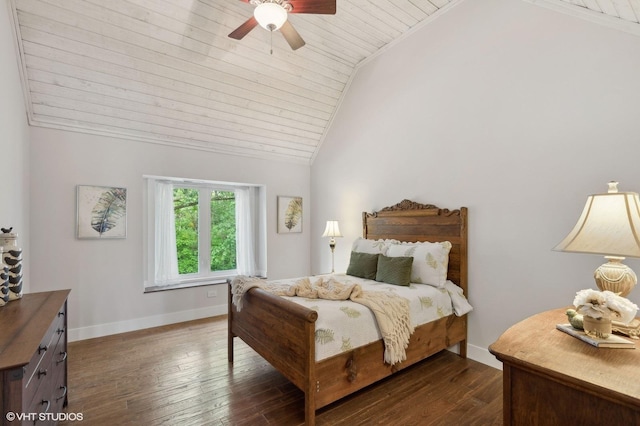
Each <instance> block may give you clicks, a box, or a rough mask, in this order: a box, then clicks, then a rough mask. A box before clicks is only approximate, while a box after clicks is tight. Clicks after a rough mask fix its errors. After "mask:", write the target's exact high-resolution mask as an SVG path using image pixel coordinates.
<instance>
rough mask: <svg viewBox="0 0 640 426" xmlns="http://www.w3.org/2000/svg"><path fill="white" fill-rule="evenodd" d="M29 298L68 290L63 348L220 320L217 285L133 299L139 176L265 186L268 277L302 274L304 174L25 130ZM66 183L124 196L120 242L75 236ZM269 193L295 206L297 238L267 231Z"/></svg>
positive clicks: (138, 266) (139, 247) (305, 257)
mask: <svg viewBox="0 0 640 426" xmlns="http://www.w3.org/2000/svg"><path fill="white" fill-rule="evenodd" d="M31 134H32V141H31V146H32V151H31V157H30V161H31V178H32V181H33V182H34V184H33V186H32V188H31V194H30V199H31V208H32V210H31V211H32V215H31V237H32V244H31V247H32V250H31V264H32V280H31V289H32V291H45V290H54V289H62V288H70V289H71V290H72V291H71V296H70V299H69V300H70V305H69V327H70V334H69V337H70V338H71V339H72V340H75V339H82V338H88V337H94V336H99V335H104V334H111V333H115V332H121V331H129V330H133V329H137V328H144V327H147V326H155V325H160V324H166V323H170V322H177V321H183V320H188V319H192V318H199V317H204V316H208V315H216V314H217V315H220V314H223V313H226V311H227V306H226V300H227V298H226V291H227V289H226V285H218V286H216V289H217V297H216V298H207V297H206V295H207V291H209V290H211V287H199V288H192V289H181V290H171V291H163V292H157V293H151V294H143V267H144V265H143V264H142V255H143V236H142V232H143V223H142V209H143V179H142V176H143V175H162V176H176V177H187V178H195V179H209V180H222V181H233V182H247V183H256V184H265V185H266V188H267V203H268V205H267V215H268V216H267V224H268V234H267V244H268V274H269V277H270V278H282V277H284V276H288V275H290V274H296V275H305V274H308V273H309V270H310V253H309V247H310V238H309V230H308V228H309V225H308V224H310V217H311V211H310V208H309V207H310V192H309V191H310V183H309V182H310V168H309V166H299V165H290V164H284V163H277V162H269V161H262V160H256V159H250V158H240V157H231V156H225V155H216V154H212V153H208V152H200V151H194V150H184V149H179V148H175V147H169V146H162V145H154V144H147V143H140V142H132V141H126V140H119V139H114V138H105V137H101V136H95V135H89V134H82V133H72V132H66V131H57V130H51V129H44V128H37V127H33V128H32V129H31ZM76 185H99V186H120V187H126V188H127V199H128V202H127V228H128V230H127V238H126V239H123V240H78V239H76V238H75V216H76ZM278 195H300V196H302V197H303V200H304V204H303V207H304V220H305V223H304V224H303V232H302V233H301V234H295V235H279V234H277V233H276V204H277V203H276V199H277V196H278Z"/></svg>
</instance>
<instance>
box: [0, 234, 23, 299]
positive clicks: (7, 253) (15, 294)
mask: <svg viewBox="0 0 640 426" xmlns="http://www.w3.org/2000/svg"><path fill="white" fill-rule="evenodd" d="M12 229H13V228H8V229H6V228H2V233H0V246H2V247H3V248H4V249H3V251H2V262H4V263H5V264H7V266H8V267H9V278H8V280H9V300H18V299H20V298H22V249H21V248H19V247H18V245H17V244H16V239H17V238H18V234H12V233H11V230H12Z"/></svg>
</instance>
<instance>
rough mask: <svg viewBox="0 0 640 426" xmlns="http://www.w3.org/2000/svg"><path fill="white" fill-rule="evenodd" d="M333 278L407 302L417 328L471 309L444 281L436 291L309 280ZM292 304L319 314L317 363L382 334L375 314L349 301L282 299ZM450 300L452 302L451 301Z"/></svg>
mask: <svg viewBox="0 0 640 426" xmlns="http://www.w3.org/2000/svg"><path fill="white" fill-rule="evenodd" d="M332 276H333V277H335V279H336V280H337V281H339V282H341V283H344V284H359V285H360V286H362V289H363V290H364V291H367V290H369V291H381V290H384V291H386V290H388V291H392V292H394V293H396V294H398V295H399V296H402V297H404V298H406V299H407V300H409V307H410V314H411V323H412V325H413V326H414V327H415V326H418V325H421V324H425V323H428V322H430V321H433V320H437V319H439V318H442V317H445V316H447V315H451V314H452V313H454V312H455V313H456V314H457V315H459V316H460V315H464V314H465V313H467V312H469V311H470V310H471V309H473V308H472V307H471V306H470V305H469V304H468V303H467V301H466V299H465V298H464V296H462V290H461V289H460V288H459V287H457V286H456V285H454V284H453V283H451V282H450V281H448V282H447V284H446V285H445V288H435V287H432V286H430V285H426V284H411V285H409V286H408V287H404V286H397V285H392V284H385V283H380V282H377V281H373V280H366V279H363V278H357V277H353V276H350V275H344V274H335V275H321V276H315V277H312V280H317V279H318V278H320V277H323V278H327V279H328V278H330V277H332ZM300 279H301V277H298V278H289V279H285V280H270V281H269V283H270V284H272V285H278V286H280V285H293V284H295V282H297V281H298V280H300ZM282 297H284V298H285V299H288V300H290V301H292V302H294V303H298V304H300V305H303V306H306V307H308V308H310V309H313V310H315V311H317V312H318V320H317V321H316V333H315V334H316V361H319V360H322V359H325V358H329V357H331V356H333V355H337V354H339V353H341V352H345V351H349V350H351V349H353V348H356V347H359V346H363V345H366V344H368V343H371V342H375V341H376V340H380V339H381V338H382V335H381V333H380V330H379V328H378V326H377V323H376V319H375V317H374V314H373V313H372V312H371V310H370V309H369V308H367V307H366V306H363V305H361V304H358V303H354V302H351V301H349V300H341V301H334V300H325V299H306V298H303V297H288V296H282ZM452 298H453V301H452Z"/></svg>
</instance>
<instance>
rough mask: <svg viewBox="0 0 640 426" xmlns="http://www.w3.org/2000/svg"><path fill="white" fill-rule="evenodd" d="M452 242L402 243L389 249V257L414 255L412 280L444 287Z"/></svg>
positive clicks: (417, 282)
mask: <svg viewBox="0 0 640 426" xmlns="http://www.w3.org/2000/svg"><path fill="white" fill-rule="evenodd" d="M449 251H451V243H450V242H449V241H443V242H439V243H430V242H424V243H400V244H392V245H390V246H389V248H388V249H387V254H386V255H387V256H389V257H413V265H412V266H411V282H412V283H416V284H429V285H432V286H434V287H439V288H442V287H444V284H445V282H446V281H447V267H448V266H449Z"/></svg>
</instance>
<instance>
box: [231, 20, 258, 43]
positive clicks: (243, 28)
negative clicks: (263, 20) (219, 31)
mask: <svg viewBox="0 0 640 426" xmlns="http://www.w3.org/2000/svg"><path fill="white" fill-rule="evenodd" d="M257 25H258V21H256V18H254V17H253V16H252V17H251V18H249V19H247V20H246V21H245V23H244V24H242V25H240V26H239V27H238V28H236V29H235V30H233V31H232V32H231V34H229V37H231V38H235V39H236V40H241V39H242V37H244V36H246V35H247V34H249V31H251V30H252V29H254V28H255V27H256V26H257Z"/></svg>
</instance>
